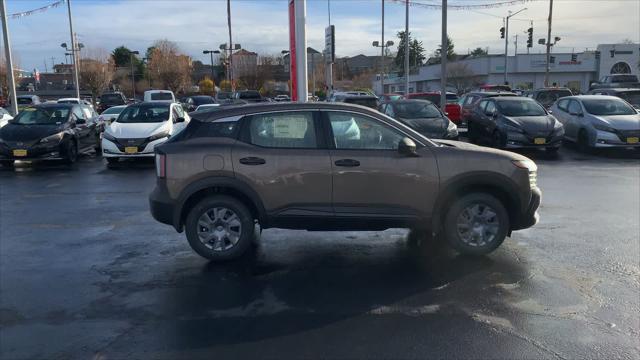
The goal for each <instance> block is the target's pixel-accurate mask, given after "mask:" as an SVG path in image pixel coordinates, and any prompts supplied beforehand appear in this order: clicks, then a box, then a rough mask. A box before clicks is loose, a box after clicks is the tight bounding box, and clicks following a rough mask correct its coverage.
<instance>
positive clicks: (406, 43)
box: [404, 1, 409, 95]
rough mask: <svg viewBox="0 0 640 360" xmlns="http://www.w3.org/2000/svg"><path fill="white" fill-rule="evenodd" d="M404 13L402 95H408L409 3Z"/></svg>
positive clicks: (407, 2) (406, 4) (406, 3)
mask: <svg viewBox="0 0 640 360" xmlns="http://www.w3.org/2000/svg"><path fill="white" fill-rule="evenodd" d="M404 11H405V13H404V87H405V89H404V93H405V95H409V1H406V2H405V10H404Z"/></svg>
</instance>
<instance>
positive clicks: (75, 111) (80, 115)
mask: <svg viewBox="0 0 640 360" xmlns="http://www.w3.org/2000/svg"><path fill="white" fill-rule="evenodd" d="M72 113H73V115H75V117H76V119H81V120H86V119H87V118H86V117H85V115H84V112H82V109H80V107H79V106H74V107H73V110H72Z"/></svg>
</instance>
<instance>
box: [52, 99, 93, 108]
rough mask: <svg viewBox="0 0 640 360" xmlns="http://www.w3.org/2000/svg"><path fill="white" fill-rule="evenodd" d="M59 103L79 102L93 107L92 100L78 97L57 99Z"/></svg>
mask: <svg viewBox="0 0 640 360" xmlns="http://www.w3.org/2000/svg"><path fill="white" fill-rule="evenodd" d="M56 102H57V103H58V104H79V105H86V106H91V107H93V104H91V101H88V100H83V99H78V98H61V99H58V100H57V101H56Z"/></svg>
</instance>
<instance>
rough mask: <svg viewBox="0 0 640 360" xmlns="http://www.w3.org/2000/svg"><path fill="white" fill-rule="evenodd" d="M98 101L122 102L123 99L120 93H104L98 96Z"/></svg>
mask: <svg viewBox="0 0 640 360" xmlns="http://www.w3.org/2000/svg"><path fill="white" fill-rule="evenodd" d="M100 102H103V103H110V104H124V100H123V99H122V96H121V95H120V94H104V95H102V96H100Z"/></svg>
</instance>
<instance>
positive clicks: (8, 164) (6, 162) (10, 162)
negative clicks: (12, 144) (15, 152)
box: [0, 160, 13, 168]
mask: <svg viewBox="0 0 640 360" xmlns="http://www.w3.org/2000/svg"><path fill="white" fill-rule="evenodd" d="M0 165H2V166H3V167H6V168H10V167H13V160H2V161H0Z"/></svg>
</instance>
